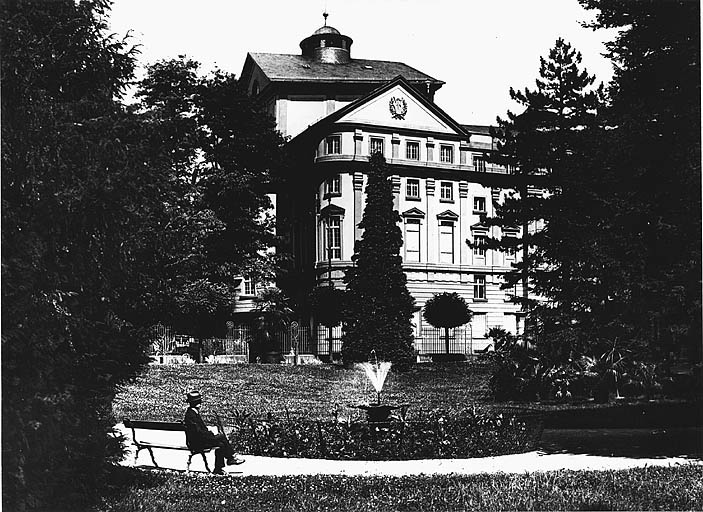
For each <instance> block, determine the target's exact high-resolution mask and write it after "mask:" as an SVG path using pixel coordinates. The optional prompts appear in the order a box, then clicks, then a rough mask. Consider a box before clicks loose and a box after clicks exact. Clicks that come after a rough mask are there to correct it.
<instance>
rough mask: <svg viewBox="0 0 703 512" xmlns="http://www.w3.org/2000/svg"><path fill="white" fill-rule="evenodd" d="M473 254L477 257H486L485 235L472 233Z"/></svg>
mask: <svg viewBox="0 0 703 512" xmlns="http://www.w3.org/2000/svg"><path fill="white" fill-rule="evenodd" d="M473 246H474V256H476V257H477V258H485V257H486V237H485V236H484V235H474V243H473Z"/></svg>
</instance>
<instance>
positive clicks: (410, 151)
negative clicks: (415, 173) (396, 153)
mask: <svg viewBox="0 0 703 512" xmlns="http://www.w3.org/2000/svg"><path fill="white" fill-rule="evenodd" d="M405 158H407V159H408V160H420V143H419V142H412V141H408V142H406V143H405Z"/></svg>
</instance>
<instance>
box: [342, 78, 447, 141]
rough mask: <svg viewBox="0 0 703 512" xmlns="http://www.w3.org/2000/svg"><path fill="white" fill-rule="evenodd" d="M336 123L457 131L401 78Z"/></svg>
mask: <svg viewBox="0 0 703 512" xmlns="http://www.w3.org/2000/svg"><path fill="white" fill-rule="evenodd" d="M336 122H337V123H358V124H371V125H374V126H383V127H386V128H389V129H394V130H419V131H429V132H433V133H447V134H458V135H460V134H461V132H460V130H458V129H457V128H456V127H454V126H452V124H453V123H452V122H450V120H449V119H446V114H444V115H443V113H441V111H439V108H438V107H437V108H433V104H431V103H429V102H427V101H426V100H425V101H422V100H421V99H420V98H419V97H418V95H417V93H416V92H415V91H413V90H412V89H411V87H410V86H409V85H408V84H407V83H406V82H404V81H398V82H397V83H395V84H394V85H393V86H392V87H390V88H389V89H388V90H386V91H383V92H381V93H380V94H378V95H376V96H374V97H371V98H369V99H368V101H366V102H363V103H361V104H360V105H358V106H357V107H356V108H353V109H352V110H350V111H349V112H347V113H345V114H344V116H342V117H340V118H339V119H338V120H337V121H336Z"/></svg>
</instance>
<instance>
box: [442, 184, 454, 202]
mask: <svg viewBox="0 0 703 512" xmlns="http://www.w3.org/2000/svg"><path fill="white" fill-rule="evenodd" d="M439 199H440V201H454V185H453V184H452V182H451V181H443V182H442V183H440V185H439Z"/></svg>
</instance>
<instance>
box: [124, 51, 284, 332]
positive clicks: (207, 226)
mask: <svg viewBox="0 0 703 512" xmlns="http://www.w3.org/2000/svg"><path fill="white" fill-rule="evenodd" d="M198 69H199V64H198V63H197V62H195V61H192V60H189V59H186V58H185V57H183V56H181V57H179V58H178V59H172V60H168V61H160V62H157V63H155V64H153V65H151V66H149V67H148V69H147V76H146V77H145V78H144V79H143V80H142V81H141V82H140V83H139V88H138V92H137V96H138V98H140V100H141V101H140V103H139V112H140V114H141V115H142V116H143V117H144V118H145V119H146V120H147V122H148V123H149V126H150V129H151V137H152V140H151V147H152V148H154V151H153V155H152V159H153V160H154V161H155V162H159V163H162V164H163V165H167V166H169V167H171V168H172V169H173V171H174V174H175V176H174V178H173V183H172V186H174V187H176V188H177V196H176V197H175V198H173V200H172V202H170V203H169V215H170V218H169V219H168V223H167V224H166V226H167V227H168V228H171V229H168V230H167V231H166V233H165V236H164V239H163V243H164V245H165V246H166V247H168V248H169V250H168V251H164V258H165V259H166V264H165V273H164V274H165V275H164V281H165V284H166V285H167V286H168V287H169V288H170V291H171V293H169V294H168V295H167V296H165V298H164V303H163V304H162V307H161V313H162V314H161V317H162V320H163V321H164V322H166V323H168V324H170V325H172V326H173V327H174V328H176V329H178V330H179V331H180V332H187V333H189V334H192V335H194V336H196V337H198V338H203V337H207V336H213V335H216V334H217V333H218V331H222V330H223V329H224V324H225V321H226V320H227V319H229V318H230V317H231V314H232V311H233V307H234V302H235V296H236V293H237V285H238V280H237V279H236V278H237V277H238V276H241V275H246V276H249V277H252V278H254V279H255V280H257V281H270V280H271V279H272V277H273V275H274V273H275V269H276V263H277V261H276V258H275V257H274V256H273V255H271V254H270V253H268V252H266V249H267V248H268V247H270V246H272V245H273V244H274V242H275V238H274V235H273V218H272V216H271V213H270V211H269V208H270V207H271V202H270V200H269V197H268V195H267V192H269V191H270V189H271V187H272V181H273V178H272V173H273V172H274V171H277V170H280V169H281V168H282V167H283V162H284V161H285V159H284V158H283V151H282V146H283V143H284V140H283V138H282V137H281V135H280V134H279V133H278V132H277V131H276V130H275V124H274V122H273V120H272V119H271V117H270V116H269V115H268V114H267V113H266V111H265V109H264V108H263V107H262V106H260V105H258V104H257V103H256V102H255V101H254V100H253V99H251V98H250V97H249V96H248V95H247V94H246V91H245V90H244V88H243V87H242V86H241V84H239V82H238V81H237V80H236V79H235V78H234V76H233V75H231V74H227V73H224V72H221V71H217V72H215V73H213V74H210V75H208V76H205V77H200V76H199V75H198Z"/></svg>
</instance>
